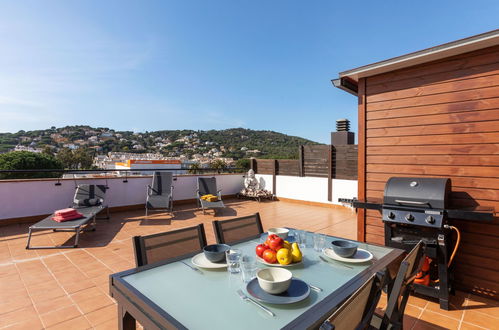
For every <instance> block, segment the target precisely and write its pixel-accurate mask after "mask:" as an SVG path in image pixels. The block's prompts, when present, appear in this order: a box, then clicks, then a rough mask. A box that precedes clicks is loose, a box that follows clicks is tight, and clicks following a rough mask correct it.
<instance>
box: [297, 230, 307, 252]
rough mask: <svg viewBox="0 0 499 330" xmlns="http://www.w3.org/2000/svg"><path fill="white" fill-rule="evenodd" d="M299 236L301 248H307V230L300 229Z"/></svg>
mask: <svg viewBox="0 0 499 330" xmlns="http://www.w3.org/2000/svg"><path fill="white" fill-rule="evenodd" d="M298 237H299V241H300V242H299V243H298V244H299V246H300V248H302V249H303V248H306V247H307V232H306V231H303V230H300V231H299V232H298Z"/></svg>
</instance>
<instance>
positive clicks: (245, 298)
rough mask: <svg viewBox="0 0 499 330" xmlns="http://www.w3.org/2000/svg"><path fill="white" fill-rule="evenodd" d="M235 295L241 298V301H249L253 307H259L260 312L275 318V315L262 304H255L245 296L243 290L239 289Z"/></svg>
mask: <svg viewBox="0 0 499 330" xmlns="http://www.w3.org/2000/svg"><path fill="white" fill-rule="evenodd" d="M237 294H238V295H239V297H241V299H242V300H244V301H249V302H251V303H253V304H254V305H256V306H258V307H260V308H261V309H262V310H264V311H265V312H267V314H269V315H270V316H275V314H274V313H273V312H272V311H271V310H270V309H268V308H267V307H265V306H263V305H262V304H260V303H258V302H256V301H255V300H253V299H251V298H250V297H248V296H247V295H245V294H244V292H243V290H241V289H239V290H237Z"/></svg>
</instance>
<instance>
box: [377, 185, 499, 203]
mask: <svg viewBox="0 0 499 330" xmlns="http://www.w3.org/2000/svg"><path fill="white" fill-rule="evenodd" d="M451 181H452V180H451ZM384 189H385V183H384V182H369V183H368V185H367V191H368V192H373V193H374V192H378V193H381V194H383V192H384ZM451 196H452V198H454V199H466V198H470V197H471V198H473V199H480V200H484V201H485V200H489V201H496V200H499V189H474V188H463V187H456V186H455V185H454V183H452V194H451Z"/></svg>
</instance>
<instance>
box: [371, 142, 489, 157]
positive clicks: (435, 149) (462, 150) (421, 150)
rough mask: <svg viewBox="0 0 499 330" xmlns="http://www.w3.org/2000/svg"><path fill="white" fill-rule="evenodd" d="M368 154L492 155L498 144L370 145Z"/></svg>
mask: <svg viewBox="0 0 499 330" xmlns="http://www.w3.org/2000/svg"><path fill="white" fill-rule="evenodd" d="M367 153H368V154H369V155H494V154H499V144H480V145H478V144H477V145H473V144H467V145H465V144H453V145H436V146H431V145H424V146H411V147H410V148H407V147H403V146H372V147H368V148H367Z"/></svg>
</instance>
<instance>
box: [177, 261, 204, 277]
mask: <svg viewBox="0 0 499 330" xmlns="http://www.w3.org/2000/svg"><path fill="white" fill-rule="evenodd" d="M181 263H183V264H184V265H186V266H187V267H189V268H190V269H192V270H194V271H196V272H198V273H200V274H203V272H202V271H201V269H199V268H196V267H193V266H191V265H189V264H188V263H187V262H185V261H181Z"/></svg>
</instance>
